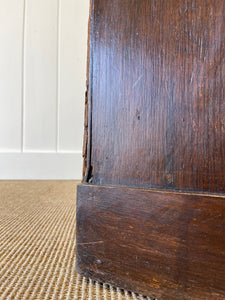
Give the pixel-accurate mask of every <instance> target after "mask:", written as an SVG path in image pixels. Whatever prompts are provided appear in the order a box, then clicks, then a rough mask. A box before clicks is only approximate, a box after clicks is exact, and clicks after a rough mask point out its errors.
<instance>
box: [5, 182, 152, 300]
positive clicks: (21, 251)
mask: <svg viewBox="0 0 225 300" xmlns="http://www.w3.org/2000/svg"><path fill="white" fill-rule="evenodd" d="M76 185H77V182H75V181H1V182H0V299H1V300H8V299H9V300H14V299H15V300H19V299H26V300H32V299H35V300H39V299H40V300H47V299H56V300H57V299H62V300H64V299H65V300H69V299H83V300H95V299H96V300H109V299H112V300H124V299H125V300H131V299H132V300H135V299H136V300H137V299H142V300H144V299H148V300H150V298H148V297H143V296H141V295H137V294H134V293H130V292H127V291H124V290H120V289H118V288H114V287H112V286H109V285H107V284H100V283H98V282H93V281H92V280H89V279H86V278H83V277H82V276H80V275H79V274H77V273H76V270H75V260H76V257H75V241H76V236H75V222H76V219H75V217H76V214H75V212H76Z"/></svg>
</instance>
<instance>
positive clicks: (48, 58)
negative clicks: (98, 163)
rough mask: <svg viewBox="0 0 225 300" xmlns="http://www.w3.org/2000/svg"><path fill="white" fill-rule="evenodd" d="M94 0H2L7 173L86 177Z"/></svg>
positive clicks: (3, 163) (0, 82)
mask: <svg viewBox="0 0 225 300" xmlns="http://www.w3.org/2000/svg"><path fill="white" fill-rule="evenodd" d="M88 14H89V0H38V1H37V0H7V1H5V0H0V179H81V174H82V150H81V149H82V138H83V115H84V113H83V109H84V95H85V82H86V53H87V27H88Z"/></svg>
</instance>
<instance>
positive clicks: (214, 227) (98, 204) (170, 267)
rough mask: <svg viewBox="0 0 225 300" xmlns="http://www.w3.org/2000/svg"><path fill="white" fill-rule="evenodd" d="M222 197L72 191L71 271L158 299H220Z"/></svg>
mask: <svg viewBox="0 0 225 300" xmlns="http://www.w3.org/2000/svg"><path fill="white" fill-rule="evenodd" d="M224 236H225V198H224V197H218V196H207V195H197V194H195V195H191V194H185V193H173V192H171V193H170V192H159V191H158V192H157V191H151V190H144V189H134V188H126V187H109V186H100V185H96V186H95V185H90V184H89V185H80V186H78V203H77V269H78V271H79V272H80V273H82V274H84V275H85V276H88V277H91V278H94V279H98V280H100V281H102V282H108V283H112V284H114V285H116V286H120V287H122V288H126V289H128V290H132V291H136V292H139V293H142V294H143V295H147V296H155V297H157V298H158V299H167V300H169V299H171V300H174V299H179V300H180V299H184V300H185V299H190V300H195V299H196V300H199V299H204V300H206V299H217V300H222V299H225V285H224V283H225V268H224V266H225V239H224Z"/></svg>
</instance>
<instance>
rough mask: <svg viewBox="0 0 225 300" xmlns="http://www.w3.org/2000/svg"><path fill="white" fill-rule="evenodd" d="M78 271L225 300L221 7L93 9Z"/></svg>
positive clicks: (96, 3)
mask: <svg viewBox="0 0 225 300" xmlns="http://www.w3.org/2000/svg"><path fill="white" fill-rule="evenodd" d="M89 35H90V36H89V52H88V74H89V77H88V90H87V97H86V114H85V139H84V178H83V181H84V183H85V184H83V185H81V186H80V187H79V189H78V204H77V270H78V271H79V272H80V273H81V274H83V275H85V276H89V277H91V278H92V279H98V280H100V281H102V282H109V283H112V284H114V285H116V286H119V287H121V288H125V289H128V290H131V291H136V292H139V293H142V294H144V295H147V296H155V297H157V298H158V299H169V300H170V299H171V300H174V299H175V300H178V299H179V300H180V299H185V300H186V299H187V300H197V299H216V300H217V299H218V300H221V299H225V287H224V283H225V269H224V265H225V239H224V236H225V195H224V192H225V117H224V116H225V92H224V91H225V90H224V86H225V1H224V0H207V1H205V0H185V1H182V0H178V1H177V0H176V1H175V0H167V1H166V0H158V1H156V0H151V1H147V0H123V1H122V0H112V1H103V0H93V1H91V14H90V27H89Z"/></svg>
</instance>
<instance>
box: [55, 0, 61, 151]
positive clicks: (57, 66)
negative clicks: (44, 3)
mask: <svg viewBox="0 0 225 300" xmlns="http://www.w3.org/2000/svg"><path fill="white" fill-rule="evenodd" d="M60 42H61V0H58V8H57V61H56V152H59V106H60Z"/></svg>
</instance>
